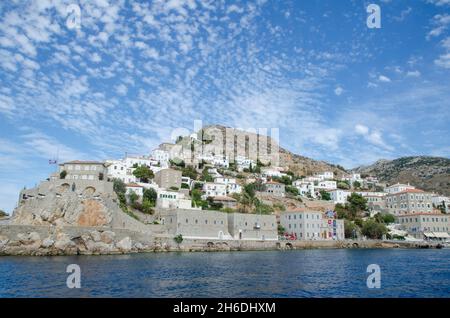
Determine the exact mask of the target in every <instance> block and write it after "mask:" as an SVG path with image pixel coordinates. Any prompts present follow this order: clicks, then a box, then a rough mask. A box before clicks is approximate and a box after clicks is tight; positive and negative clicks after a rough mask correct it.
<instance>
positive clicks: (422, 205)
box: [385, 189, 433, 216]
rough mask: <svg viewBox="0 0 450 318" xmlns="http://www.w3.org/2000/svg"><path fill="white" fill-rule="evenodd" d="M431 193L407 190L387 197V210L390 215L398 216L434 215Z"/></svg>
mask: <svg viewBox="0 0 450 318" xmlns="http://www.w3.org/2000/svg"><path fill="white" fill-rule="evenodd" d="M431 196H432V194H431V193H428V192H424V191H422V190H419V189H406V190H404V191H401V192H396V193H390V194H388V195H386V197H385V198H386V209H387V211H388V212H389V213H391V214H394V215H396V216H398V215H404V214H415V213H432V212H433V203H432V200H431Z"/></svg>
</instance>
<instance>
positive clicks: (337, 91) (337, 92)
mask: <svg viewBox="0 0 450 318" xmlns="http://www.w3.org/2000/svg"><path fill="white" fill-rule="evenodd" d="M343 92H344V89H343V88H342V87H340V86H338V87H336V88H335V89H334V93H335V94H336V95H337V96H340V95H341V94H342V93H343Z"/></svg>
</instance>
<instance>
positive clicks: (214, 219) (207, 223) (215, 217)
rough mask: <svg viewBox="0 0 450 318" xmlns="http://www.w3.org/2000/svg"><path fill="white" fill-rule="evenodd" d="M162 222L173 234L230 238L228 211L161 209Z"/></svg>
mask: <svg viewBox="0 0 450 318" xmlns="http://www.w3.org/2000/svg"><path fill="white" fill-rule="evenodd" d="M158 214H159V218H160V220H161V223H162V224H163V225H164V226H166V228H167V231H168V233H169V234H171V235H178V234H181V235H182V236H183V237H184V238H191V239H195V238H197V239H200V238H202V239H230V238H231V236H230V234H229V232H228V218H227V213H223V212H218V211H207V210H197V211H196V210H183V209H173V210H161V211H159V213H158Z"/></svg>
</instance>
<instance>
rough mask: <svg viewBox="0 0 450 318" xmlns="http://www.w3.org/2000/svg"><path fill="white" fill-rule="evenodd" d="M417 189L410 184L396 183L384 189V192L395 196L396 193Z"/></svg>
mask: <svg viewBox="0 0 450 318" xmlns="http://www.w3.org/2000/svg"><path fill="white" fill-rule="evenodd" d="M415 188H416V187H414V186H412V185H409V183H408V184H402V183H396V184H393V185H390V186H388V187H386V188H385V189H384V191H385V192H387V193H389V194H394V193H399V192H403V191H406V190H413V189H415Z"/></svg>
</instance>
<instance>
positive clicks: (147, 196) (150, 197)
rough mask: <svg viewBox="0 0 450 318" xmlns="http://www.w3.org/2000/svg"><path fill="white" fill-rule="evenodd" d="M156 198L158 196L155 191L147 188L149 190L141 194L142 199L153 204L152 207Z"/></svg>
mask: <svg viewBox="0 0 450 318" xmlns="http://www.w3.org/2000/svg"><path fill="white" fill-rule="evenodd" d="M157 196H158V194H157V193H156V191H155V189H153V188H149V189H145V190H144V194H143V197H142V199H143V200H147V201H150V202H151V203H152V204H153V206H154V205H155V202H156V198H157Z"/></svg>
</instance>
